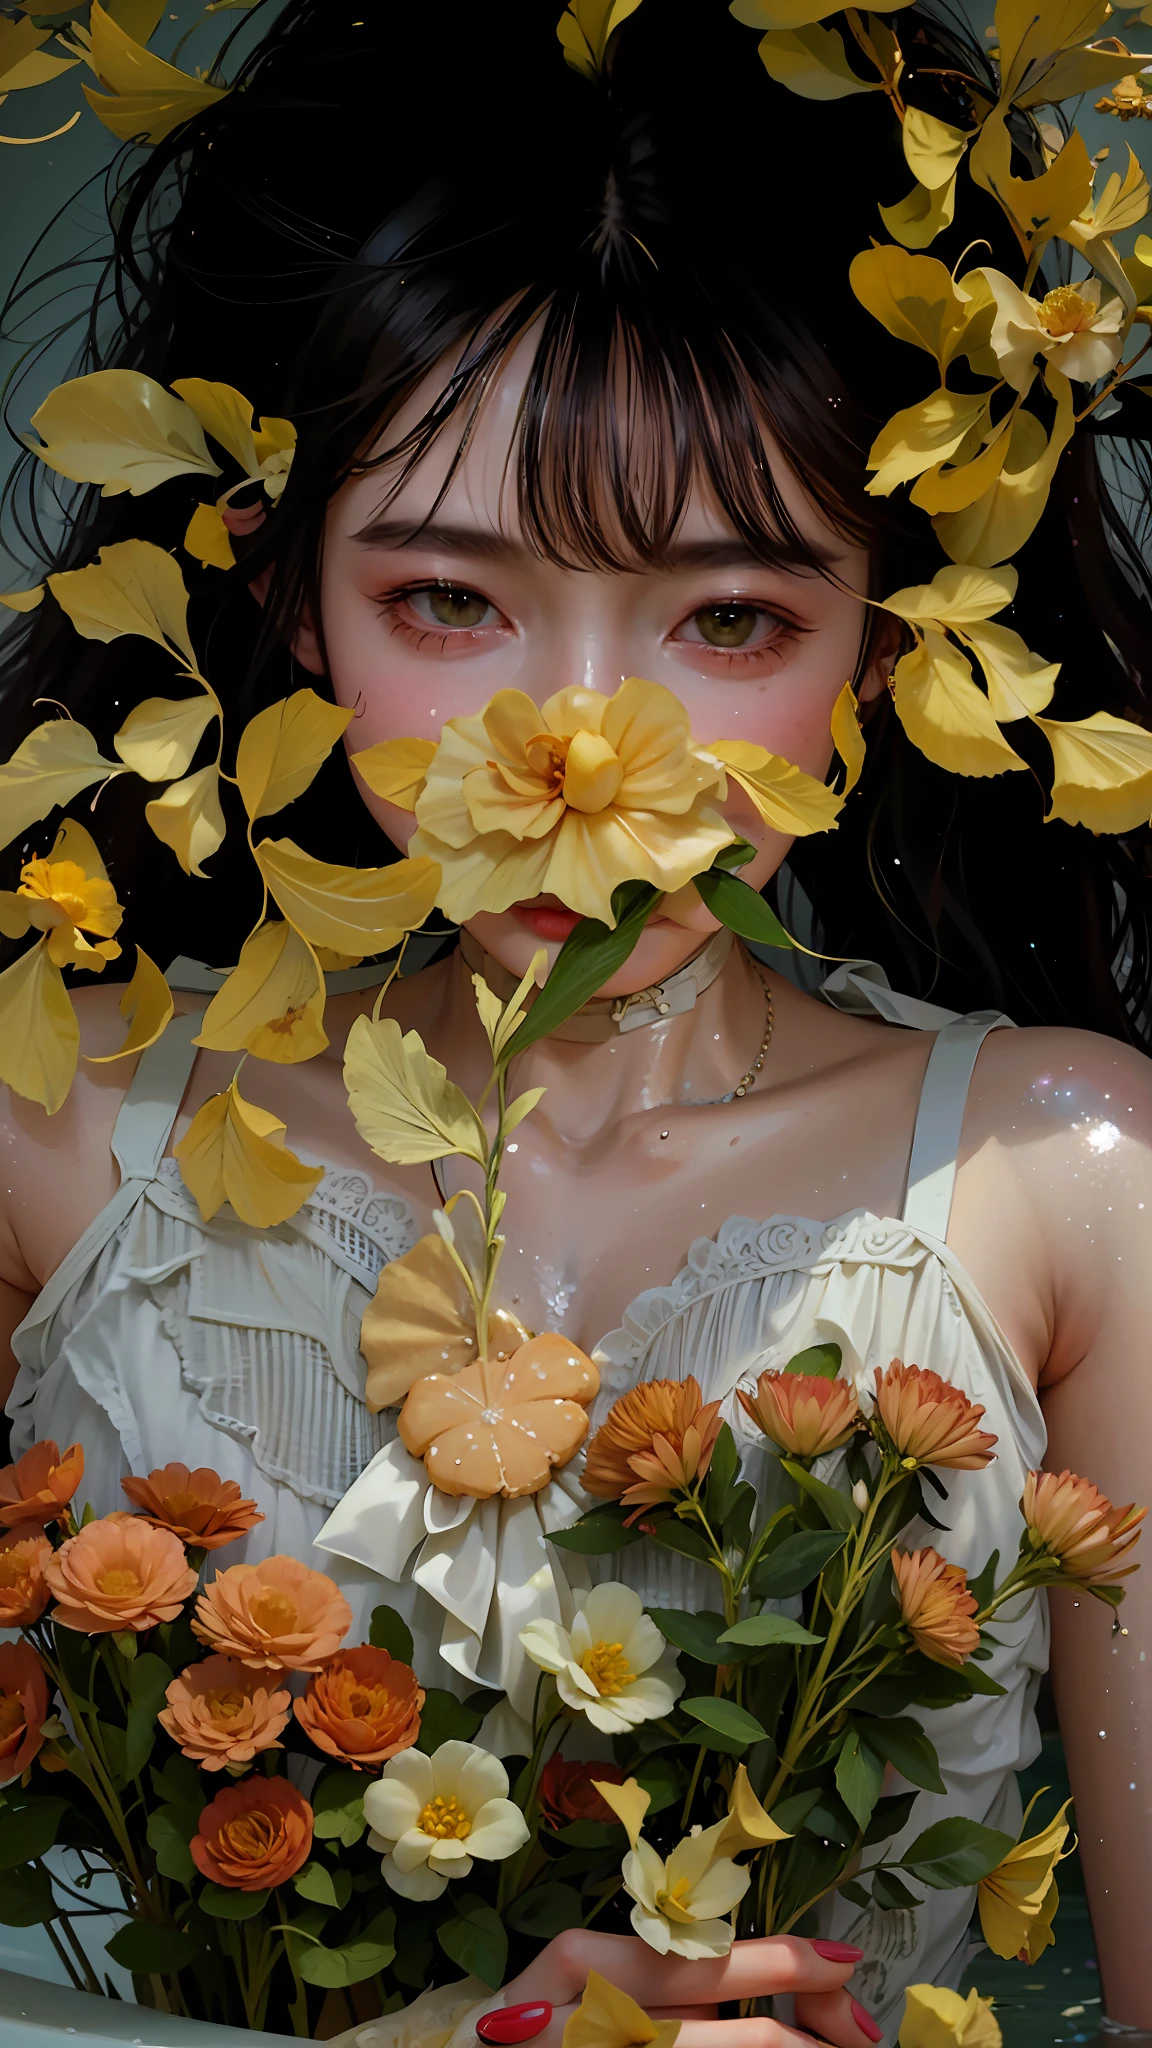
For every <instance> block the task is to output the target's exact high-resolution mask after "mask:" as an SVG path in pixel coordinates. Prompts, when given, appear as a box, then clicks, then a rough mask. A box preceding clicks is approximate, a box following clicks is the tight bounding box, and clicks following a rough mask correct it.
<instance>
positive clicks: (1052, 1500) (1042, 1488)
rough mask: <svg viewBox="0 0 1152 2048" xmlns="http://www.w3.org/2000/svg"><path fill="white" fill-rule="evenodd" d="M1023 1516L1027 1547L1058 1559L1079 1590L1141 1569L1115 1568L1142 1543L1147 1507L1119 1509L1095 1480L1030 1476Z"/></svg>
mask: <svg viewBox="0 0 1152 2048" xmlns="http://www.w3.org/2000/svg"><path fill="white" fill-rule="evenodd" d="M1020 1512H1021V1514H1022V1515H1023V1517H1024V1521H1025V1523H1026V1525H1027V1530H1028V1534H1027V1536H1026V1537H1025V1539H1024V1543H1025V1544H1027V1546H1028V1548H1029V1549H1031V1550H1032V1551H1034V1552H1038V1553H1039V1554H1040V1555H1047V1556H1048V1557H1050V1558H1053V1559H1054V1560H1055V1561H1056V1562H1057V1563H1058V1564H1059V1566H1060V1575H1061V1577H1062V1578H1064V1579H1069V1580H1072V1581H1073V1582H1074V1583H1075V1584H1076V1585H1078V1586H1106V1585H1110V1584H1111V1583H1112V1582H1113V1581H1114V1580H1116V1579H1126V1578H1128V1577H1129V1576H1130V1574H1131V1573H1132V1572H1134V1571H1137V1570H1138V1569H1139V1567H1138V1566H1137V1565H1135V1564H1128V1565H1125V1566H1124V1569H1123V1571H1115V1570H1113V1569H1112V1567H1113V1566H1114V1565H1116V1564H1117V1562H1118V1561H1119V1559H1120V1558H1122V1557H1124V1556H1125V1555H1126V1554H1127V1552H1128V1551H1130V1550H1131V1549H1132V1547H1133V1545H1134V1544H1136V1543H1138V1542H1139V1540H1140V1528H1139V1525H1140V1523H1141V1522H1142V1521H1143V1520H1144V1517H1145V1515H1146V1514H1147V1513H1148V1510H1147V1508H1140V1509H1139V1511H1137V1510H1136V1508H1135V1507H1134V1506H1132V1505H1130V1506H1128V1507H1126V1508H1114V1507H1113V1505H1112V1503H1111V1501H1110V1500H1109V1499H1108V1496H1107V1494H1105V1493H1100V1492H1099V1491H1098V1490H1097V1488H1096V1487H1095V1486H1093V1484H1092V1482H1091V1480H1090V1479H1078V1478H1077V1476H1076V1474H1075V1472H1029V1474H1028V1476H1027V1478H1026V1479H1025V1481H1024V1498H1023V1500H1022V1501H1021V1503H1020ZM1021 1547H1022V1548H1023V1547H1024V1546H1023V1545H1022V1546H1021Z"/></svg>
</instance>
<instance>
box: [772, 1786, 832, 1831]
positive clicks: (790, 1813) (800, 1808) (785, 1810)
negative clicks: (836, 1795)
mask: <svg viewBox="0 0 1152 2048" xmlns="http://www.w3.org/2000/svg"><path fill="white" fill-rule="evenodd" d="M819 1797H820V1787H819V1785H810V1786H809V1787H808V1790H807V1791H806V1792H791V1793H789V1795H788V1798H787V1799H781V1800H778V1801H777V1803H776V1805H775V1806H774V1807H773V1808H772V1818H773V1820H774V1821H775V1823H776V1825H777V1827H778V1828H783V1830H784V1832H785V1834H786V1835H796V1834H799V1832H800V1829H801V1828H802V1827H803V1825H804V1823H805V1821H806V1820H807V1818H808V1815H809V1814H810V1813H811V1811H812V1808H813V1807H814V1806H815V1804H816V1801H817V1800H818V1799H819Z"/></svg>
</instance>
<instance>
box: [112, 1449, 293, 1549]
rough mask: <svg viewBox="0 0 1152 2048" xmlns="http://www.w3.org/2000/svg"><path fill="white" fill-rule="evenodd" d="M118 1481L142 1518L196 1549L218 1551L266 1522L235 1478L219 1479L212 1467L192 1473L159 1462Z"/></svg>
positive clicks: (202, 1468) (184, 1466) (184, 1468)
mask: <svg viewBox="0 0 1152 2048" xmlns="http://www.w3.org/2000/svg"><path fill="white" fill-rule="evenodd" d="M120 1484H121V1486H122V1487H123V1489H124V1492H125V1493H126V1494H127V1495H128V1498H129V1500H131V1501H135V1503H136V1506H137V1507H138V1508H140V1509H141V1510H142V1511H143V1515H144V1519H145V1520H146V1521H148V1522H151V1523H152V1524H153V1525H154V1527H156V1528H158V1529H171V1531H172V1534H173V1535H174V1536H178V1537H179V1538H180V1541H181V1543H186V1544H189V1545H190V1546H191V1547H192V1548H193V1549H195V1550H219V1549H220V1548H221V1547H222V1546H223V1545H224V1544H225V1543H235V1541H236V1539H237V1537H238V1536H246V1535H247V1534H248V1531H249V1529H254V1528H255V1526H256V1524H257V1522H262V1521H263V1520H264V1517H263V1515H262V1514H261V1513H260V1512H259V1510H258V1509H257V1506H256V1503H255V1501H254V1500H241V1498H240V1488H239V1487H238V1486H237V1484H236V1481H235V1480H234V1479H221V1477H220V1474H219V1473H218V1472H213V1470H212V1468H211V1466H210V1465H200V1466H198V1467H197V1469H196V1471H195V1472H190V1471H189V1470H188V1467H187V1465H161V1466H158V1467H157V1469H156V1471H155V1472H150V1473H149V1474H148V1477H147V1479H122V1480H121V1481H120Z"/></svg>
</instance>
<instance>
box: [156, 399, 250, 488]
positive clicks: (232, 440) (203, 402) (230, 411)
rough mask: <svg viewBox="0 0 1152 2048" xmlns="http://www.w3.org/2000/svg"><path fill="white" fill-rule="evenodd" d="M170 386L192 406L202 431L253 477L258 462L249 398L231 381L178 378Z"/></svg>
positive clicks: (245, 472)
mask: <svg viewBox="0 0 1152 2048" xmlns="http://www.w3.org/2000/svg"><path fill="white" fill-rule="evenodd" d="M172 389H173V391H175V392H177V393H178V394H179V396H180V397H181V398H182V399H183V400H184V403H185V404H186V405H190V406H191V408H192V410H193V412H194V413H195V415H196V417H197V419H198V420H199V422H200V425H201V426H202V427H203V429H204V432H205V433H206V434H210V435H211V436H212V439H213V440H214V441H219V443H220V446H221V447H222V448H226V449H227V451H228V453H229V455H230V456H231V457H232V460H233V461H234V462H238V463H239V464H240V467H241V469H242V470H243V471H244V474H245V475H246V476H255V474H256V472H257V470H258V469H259V467H260V464H259V462H258V460H257V457H256V442H255V439H254V438H253V434H252V407H251V406H250V405H249V403H248V400H247V399H246V398H244V397H243V396H242V395H241V393H240V392H239V391H237V390H235V389H234V388H233V386H232V385H231V384H209V383H207V382H206V380H205V379H204V378H203V377H177V378H176V379H175V380H174V381H173V385H172Z"/></svg>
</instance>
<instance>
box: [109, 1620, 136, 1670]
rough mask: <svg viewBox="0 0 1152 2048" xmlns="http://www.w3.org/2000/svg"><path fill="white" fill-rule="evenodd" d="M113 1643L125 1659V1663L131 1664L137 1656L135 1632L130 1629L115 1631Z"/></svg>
mask: <svg viewBox="0 0 1152 2048" xmlns="http://www.w3.org/2000/svg"><path fill="white" fill-rule="evenodd" d="M112 1641H113V1643H114V1644H115V1646H116V1648H117V1650H118V1651H119V1653H120V1655H121V1656H122V1657H123V1659H124V1662H125V1663H126V1664H131V1663H132V1661H133V1659H134V1657H135V1655H136V1636H135V1632H134V1631H133V1630H132V1629H130V1628H117V1629H113V1631H112Z"/></svg>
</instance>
